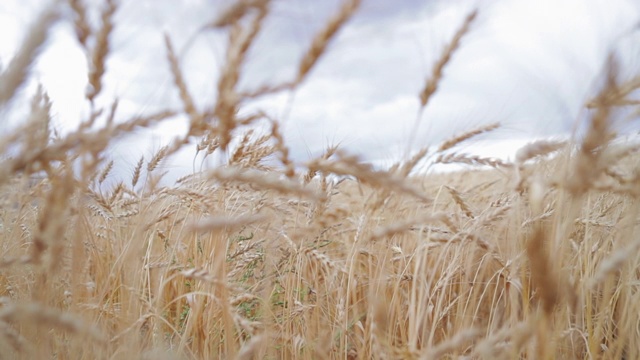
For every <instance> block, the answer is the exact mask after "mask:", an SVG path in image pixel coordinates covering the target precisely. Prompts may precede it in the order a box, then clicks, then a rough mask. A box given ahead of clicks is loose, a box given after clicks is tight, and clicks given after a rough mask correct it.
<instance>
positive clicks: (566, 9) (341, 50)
mask: <svg viewBox="0 0 640 360" xmlns="http://www.w3.org/2000/svg"><path fill="white" fill-rule="evenodd" d="M49 3H51V2H50V1H48V0H2V2H0V34H2V36H1V38H0V64H3V66H6V64H7V63H9V61H10V59H11V57H12V55H13V54H14V52H15V51H16V49H17V46H18V45H19V43H20V41H21V39H22V37H23V36H24V33H25V31H26V29H28V27H29V25H30V24H31V23H32V22H33V20H34V18H35V17H36V16H37V15H38V13H39V11H41V10H42V9H43V8H44V6H45V5H46V4H49ZM88 3H89V4H94V5H96V4H97V5H98V6H99V5H100V3H101V1H99V0H90V1H88ZM120 3H121V4H122V5H121V7H120V9H119V10H118V13H117V17H116V30H115V33H114V34H113V38H112V54H111V56H110V57H109V60H108V63H107V67H108V69H107V71H108V72H107V77H106V87H105V91H104V92H103V95H102V96H101V98H100V99H99V100H100V101H102V102H103V103H105V104H106V103H108V102H109V101H110V100H112V99H113V98H114V97H116V96H117V97H118V98H119V99H120V108H119V110H120V111H121V115H122V118H126V115H135V114H140V113H145V112H149V111H154V110H158V109H161V108H165V107H167V106H168V107H172V108H179V107H180V103H179V101H178V97H177V93H176V90H175V88H174V87H173V86H172V80H171V75H170V73H169V71H168V65H167V62H166V60H165V59H166V56H165V49H164V45H163V33H164V32H167V33H168V34H170V36H171V38H172V40H173V42H174V44H175V47H176V48H177V49H178V52H179V53H180V56H181V62H182V67H183V69H184V72H185V76H186V77H187V82H188V85H189V88H190V90H191V92H192V93H193V94H194V96H195V97H196V101H197V103H198V105H199V106H200V107H201V108H202V107H204V106H208V105H211V104H212V103H213V102H214V101H215V84H216V76H217V72H218V69H219V67H220V66H221V64H222V60H223V59H224V49H225V39H226V34H225V33H224V32H223V31H213V30H208V31H204V32H199V31H198V30H199V29H200V28H201V27H202V26H203V25H204V24H206V23H207V22H210V21H211V20H212V19H214V18H215V17H216V15H217V14H219V13H220V12H221V11H222V10H223V9H224V8H225V7H226V6H228V4H229V3H230V2H229V1H227V0H225V1H223V0H182V1H175V0H122V1H120ZM339 6H340V1H338V0H326V1H316V0H275V1H274V6H273V9H272V13H271V15H270V18H269V20H268V22H267V24H266V25H265V27H264V31H263V33H262V35H261V37H260V38H259V41H258V42H257V43H256V46H255V47H254V48H252V49H251V51H250V54H249V59H248V62H247V64H246V67H245V69H244V70H243V78H242V81H241V84H242V87H243V88H246V89H250V88H255V87H257V86H259V85H262V84H268V83H278V82H281V81H286V80H289V79H291V78H292V77H293V76H294V74H295V70H296V64H297V62H298V61H299V59H300V58H301V56H302V54H303V53H304V51H305V49H306V48H307V46H308V45H309V43H310V39H311V38H312V37H313V35H314V33H315V32H316V31H317V30H318V29H319V28H321V27H322V25H323V24H324V23H325V22H326V20H327V18H328V17H329V16H331V14H332V13H333V12H335V11H336V9H337V8H338V7H339ZM476 7H477V8H479V16H478V18H477V20H476V21H475V22H474V24H473V26H472V29H471V32H470V33H469V34H468V35H467V36H466V37H465V38H464V40H463V43H462V45H461V48H460V49H459V51H458V52H456V53H455V55H454V57H453V60H452V61H451V62H450V64H449V65H448V66H447V68H446V69H445V77H444V80H443V81H442V82H441V84H440V87H439V90H438V92H437V93H436V95H435V96H434V97H433V98H432V101H431V103H430V104H429V106H428V108H427V109H426V111H425V112H423V113H422V115H421V117H420V118H417V116H418V108H419V100H418V94H419V92H420V90H421V89H422V87H424V84H425V81H426V80H427V79H428V77H429V74H430V72H431V67H432V65H433V63H434V62H435V61H436V60H437V58H438V57H439V56H440V54H441V51H442V49H443V47H444V46H445V44H446V43H447V42H448V41H449V39H450V38H451V37H452V35H453V33H454V32H455V31H456V30H457V28H458V27H459V26H460V24H461V23H462V21H463V19H464V18H465V16H466V15H467V14H468V13H469V12H470V11H471V10H472V9H474V8H476ZM94 8H96V9H97V7H95V6H94ZM65 16H67V18H65V19H63V21H61V22H60V23H59V24H58V25H57V26H56V27H55V28H54V29H53V33H52V35H53V36H52V38H51V41H50V42H49V44H48V45H47V47H46V49H45V51H44V52H43V54H42V56H41V58H40V60H39V61H38V64H37V66H36V67H35V68H34V76H33V80H32V84H31V86H28V87H26V89H25V93H28V92H29V91H32V89H33V88H34V84H35V83H36V82H41V83H42V84H43V85H44V86H45V88H46V89H47V90H48V92H49V93H50V95H51V97H52V99H53V102H54V112H55V119H54V120H55V125H56V126H57V127H58V128H60V129H71V128H73V127H74V126H75V125H76V124H77V123H78V121H79V120H80V119H82V116H83V114H86V111H87V108H86V104H85V103H84V101H83V93H84V89H85V86H86V73H87V71H86V69H87V65H86V60H85V55H84V54H83V52H82V51H81V49H80V48H79V46H78V45H77V44H76V41H75V36H74V35H73V34H74V33H73V29H72V27H71V25H70V21H68V19H69V17H70V14H69V13H66V15H65ZM638 44H640V3H638V2H637V1H633V0H538V1H530V0H497V1H491V2H489V1H480V0H478V1H465V0H452V1H435V0H431V1H429V0H426V1H425V0H398V1H389V0H364V1H363V5H362V8H361V9H360V11H359V12H358V13H357V15H356V16H355V17H354V18H353V19H352V21H351V22H350V23H349V25H348V26H347V27H345V28H344V29H343V31H342V32H341V33H340V34H339V36H338V38H337V39H336V41H334V42H333V43H332V44H331V46H330V48H329V50H328V52H327V53H326V54H325V56H324V57H323V58H322V60H321V62H320V63H319V64H318V66H317V67H316V68H314V70H313V72H312V74H311V76H310V77H309V78H308V79H307V81H306V82H305V83H304V85H303V86H301V87H300V88H299V89H298V91H296V92H295V93H293V94H292V93H281V94H278V95H275V96H270V97H266V98H263V99H260V101H258V102H256V103H255V104H252V105H251V106H252V107H259V108H262V109H264V110H266V111H267V112H269V113H270V114H272V115H273V116H274V117H276V118H278V119H280V120H281V122H282V124H283V129H284V131H285V136H286V138H287V140H288V143H289V145H290V146H291V150H292V154H293V156H294V158H295V159H296V160H298V161H304V160H307V159H309V157H310V156H312V155H317V154H318V153H320V152H321V151H322V150H323V149H324V148H326V146H327V145H330V144H335V143H340V144H342V145H343V147H346V148H347V149H348V150H349V151H351V152H353V153H358V154H361V155H363V157H364V158H365V159H367V160H370V161H373V162H377V163H384V162H387V161H390V160H393V159H397V158H398V157H401V156H406V154H407V153H409V152H410V151H414V150H416V149H419V148H421V147H424V146H426V145H429V144H436V143H438V142H439V141H442V140H443V139H445V138H447V137H450V136H452V135H453V134H455V133H456V132H460V131H464V130H466V129H470V128H472V127H477V126H480V125H483V124H488V123H493V122H496V121H499V122H501V123H502V125H503V126H502V128H501V129H500V130H498V131H496V132H495V133H494V134H493V135H492V136H491V137H489V138H487V139H485V140H486V141H479V142H477V143H475V144H474V145H473V146H472V149H468V150H469V151H475V152H478V153H483V154H487V155H492V156H503V157H508V156H509V155H510V154H511V153H512V152H513V148H514V147H515V146H517V145H520V144H523V143H525V142H526V141H528V140H530V139H532V138H538V137H543V136H567V135H569V134H571V133H572V132H573V131H574V130H575V129H576V128H579V127H580V124H581V123H584V120H585V119H586V118H587V117H588V113H587V112H586V111H584V110H583V107H582V104H584V102H585V100H587V99H588V97H589V95H590V94H593V93H594V91H595V90H596V89H597V84H598V79H600V76H601V75H602V71H603V66H604V63H605V61H606V59H607V55H608V54H609V53H610V52H611V51H613V50H615V51H617V53H618V55H619V57H620V59H621V63H622V74H621V75H622V76H625V75H626V76H635V75H637V74H638V73H640V46H638ZM13 113H14V114H15V113H19V111H13ZM2 114H3V115H2V116H4V117H9V115H7V111H4V112H3V113H2ZM12 119H13V121H19V116H18V117H16V116H14V117H12ZM16 119H17V120H16ZM619 126H620V127H621V128H624V129H626V130H627V131H634V130H637V129H638V128H640V127H639V126H637V121H636V122H635V124H634V123H629V122H624V123H620V124H619ZM8 128H10V127H7V126H4V127H2V129H4V130H5V131H6V129H8ZM185 129H186V127H185V123H184V120H181V119H176V120H174V121H171V122H167V123H166V124H164V125H162V126H160V127H157V128H154V129H152V130H151V131H148V132H144V133H140V134H137V135H136V136H135V137H129V138H126V139H124V140H123V141H121V142H120V143H119V144H118V146H116V147H114V148H113V149H112V150H111V152H112V155H113V156H115V157H116V159H118V160H120V161H122V162H123V163H125V164H127V167H129V166H131V165H132V164H134V163H135V162H136V161H137V159H138V158H139V155H140V154H145V155H147V157H148V155H149V154H151V153H152V152H153V151H154V150H157V149H158V148H160V147H161V146H162V145H164V144H166V143H168V142H169V141H170V140H171V139H172V138H173V137H174V136H176V134H179V133H182V132H184V131H185ZM192 157H193V155H192V154H181V155H180V156H179V157H178V159H177V160H174V163H173V164H172V165H171V166H172V167H174V168H179V167H181V166H182V164H185V163H186V164H187V165H185V166H184V167H185V168H190V167H191V161H190V160H187V159H192Z"/></svg>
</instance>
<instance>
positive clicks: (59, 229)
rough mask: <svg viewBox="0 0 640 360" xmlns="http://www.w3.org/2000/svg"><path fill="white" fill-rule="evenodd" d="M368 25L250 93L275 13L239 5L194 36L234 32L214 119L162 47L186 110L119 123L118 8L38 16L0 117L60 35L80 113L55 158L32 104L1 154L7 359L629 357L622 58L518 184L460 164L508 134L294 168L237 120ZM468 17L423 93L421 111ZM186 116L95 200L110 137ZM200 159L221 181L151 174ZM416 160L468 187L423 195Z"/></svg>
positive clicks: (632, 150)
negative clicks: (248, 64) (113, 95)
mask: <svg viewBox="0 0 640 360" xmlns="http://www.w3.org/2000/svg"><path fill="white" fill-rule="evenodd" d="M359 3H360V2H359V1H355V0H347V1H345V3H344V5H343V6H342V7H341V8H340V9H338V12H337V13H336V14H335V15H334V16H333V17H332V18H331V19H329V20H328V21H327V24H326V26H325V27H324V28H323V29H321V30H320V31H319V33H318V34H317V36H316V37H314V39H313V41H312V43H311V44H310V46H309V49H308V51H307V52H306V53H305V54H304V55H303V57H302V61H301V63H300V65H299V67H298V71H297V72H296V76H295V79H292V80H291V81H290V82H285V83H283V84H275V85H272V86H262V87H257V88H256V89H253V90H252V89H249V90H246V89H239V88H238V77H239V75H240V73H241V71H242V64H243V62H244V61H245V57H246V53H247V51H248V49H249V48H251V46H252V44H253V43H254V41H255V38H256V36H257V35H258V34H259V33H260V31H261V25H262V22H263V21H264V19H265V18H266V17H268V16H269V9H270V5H271V3H270V1H268V0H256V1H239V2H237V3H236V4H235V5H234V6H233V7H232V8H230V9H229V10H228V11H226V12H223V15H222V16H221V17H220V18H218V19H215V20H214V21H212V22H211V24H210V25H209V27H208V28H205V30H206V29H209V28H216V29H218V31H219V30H220V29H223V30H224V29H226V31H228V34H229V42H228V48H227V56H226V60H225V62H224V64H223V65H222V70H221V75H220V77H219V79H218V81H217V85H216V86H217V89H218V97H217V98H216V100H215V102H214V103H213V104H211V105H210V107H209V108H198V107H197V106H196V105H195V104H196V102H195V101H194V100H193V96H194V95H193V94H192V93H191V92H190V91H189V89H188V87H187V84H186V82H185V81H184V76H183V74H182V71H183V69H182V68H181V65H180V62H179V59H178V57H177V56H176V55H175V52H174V49H173V45H172V42H171V35H170V34H167V35H165V45H166V52H167V71H168V72H170V73H171V74H172V76H173V80H174V85H175V89H176V91H177V92H178V94H179V97H180V99H181V101H182V108H181V109H179V110H175V109H167V110H165V111H160V112H158V113H153V114H146V115H142V116H138V117H135V118H132V119H121V118H120V117H119V115H118V112H117V102H114V103H113V105H112V106H111V107H109V108H105V109H102V108H98V107H97V105H95V103H94V99H95V98H96V97H97V96H100V93H101V90H102V85H101V84H102V79H103V78H104V77H105V76H107V75H106V72H105V59H106V57H107V56H108V54H109V52H110V48H109V36H110V33H111V32H112V31H113V27H114V26H115V25H114V21H113V16H114V14H115V13H116V12H117V11H118V3H117V2H116V1H111V0H106V1H105V2H104V4H103V5H104V10H103V12H102V15H101V16H100V21H99V24H98V25H97V26H95V27H93V26H92V25H91V22H90V21H89V20H88V18H87V6H86V5H85V4H84V3H83V2H82V1H77V0H69V2H68V4H65V5H64V6H69V8H70V9H71V11H70V12H67V13H70V14H73V15H74V18H73V19H66V18H64V17H62V18H60V17H59V15H58V14H59V13H62V11H61V8H62V7H64V6H63V5H55V6H53V7H52V8H51V9H50V10H47V11H45V12H44V15H43V16H42V17H41V18H39V20H38V22H37V23H36V25H35V26H34V27H33V28H32V29H31V30H30V32H29V36H27V38H26V39H25V41H24V44H23V46H22V47H21V49H20V50H19V52H18V54H17V55H16V57H15V59H14V60H13V61H12V62H11V63H10V64H9V65H8V66H7V67H6V68H5V69H3V72H2V74H1V75H0V106H2V105H4V104H6V103H9V102H18V101H23V100H22V99H21V98H20V97H19V96H18V95H17V94H18V89H19V88H20V87H21V86H22V85H23V84H24V83H25V81H26V79H27V77H28V69H29V67H30V66H31V64H33V63H34V61H35V60H36V59H37V53H38V49H39V48H40V47H41V45H42V44H43V43H44V42H45V39H46V34H47V33H48V30H49V29H50V27H51V26H52V24H53V23H54V22H55V21H68V22H70V23H73V25H74V26H75V28H76V30H77V31H76V34H77V35H78V42H79V44H80V46H82V47H83V49H84V50H85V52H86V54H87V61H88V63H89V64H90V66H89V69H90V70H89V71H90V73H89V74H88V79H89V85H90V86H89V87H88V91H87V93H86V101H87V102H88V103H89V104H91V105H92V106H91V113H90V114H88V115H87V118H86V119H85V121H84V122H83V123H82V124H81V125H80V126H79V127H78V129H77V130H76V131H73V132H70V133H68V134H66V135H64V136H57V137H56V136H53V135H52V132H51V129H50V125H49V124H50V118H51V115H50V113H49V109H50V107H51V101H50V100H49V98H48V96H47V94H46V89H42V88H40V89H39V90H38V91H37V93H36V94H34V96H33V100H32V101H31V113H30V114H29V115H28V116H26V117H25V119H24V123H23V124H22V125H21V126H20V127H19V128H18V129H16V130H15V131H14V132H12V133H10V134H5V135H4V136H3V137H2V139H1V140H0V149H1V150H2V152H3V154H9V149H12V151H11V156H5V157H4V158H3V160H2V163H1V164H0V187H1V189H0V199H1V201H2V206H1V207H0V239H1V241H0V296H1V297H0V300H1V304H0V350H1V351H0V357H2V358H18V359H19V358H22V359H44V358H56V359H119V358H123V359H124V358H127V359H129V358H149V359H156V358H166V359H191V358H195V359H211V358H238V359H251V358H287V359H289V358H302V359H306V358H313V359H334V358H340V359H369V358H420V359H439V358H469V359H514V358H530V359H553V358H564V359H583V358H598V359H621V358H626V359H636V358H640V350H639V348H638V346H637V344H638V343H640V329H639V326H640V315H639V314H640V292H639V291H638V283H639V282H638V281H639V278H638V277H639V275H638V272H637V269H638V267H639V266H640V251H639V250H640V241H639V239H640V230H639V229H638V225H639V224H638V222H639V221H638V220H639V215H640V214H639V213H638V212H639V211H640V203H639V201H638V196H640V179H639V176H640V175H639V174H640V173H639V172H638V156H637V152H638V146H637V144H625V143H622V144H620V143H617V142H612V140H613V139H614V134H613V131H612V130H611V110H612V108H613V107H615V106H618V105H620V104H623V103H625V101H626V99H627V97H628V95H629V94H631V93H632V90H633V89H635V88H637V86H638V85H637V84H638V82H637V80H632V81H629V82H623V83H620V82H619V81H618V79H617V78H616V72H615V64H614V61H613V60H611V61H610V62H609V65H608V67H607V73H608V81H607V82H606V84H605V86H603V88H602V90H601V91H600V93H599V95H598V96H596V97H595V99H592V101H590V103H589V104H590V106H591V107H592V108H593V116H592V117H591V119H590V120H589V121H590V123H589V127H588V131H587V133H586V136H584V138H583V139H578V140H576V141H574V142H572V143H557V142H551V141H538V142H534V143H532V144H530V145H527V146H526V147H525V148H523V149H521V150H520V151H519V152H518V155H517V157H516V160H515V162H514V163H510V162H506V161H502V160H498V159H491V158H482V157H479V156H472V155H468V154H464V153H460V152H459V151H458V150H457V149H458V148H459V145H460V144H461V143H463V142H465V141H469V140H470V139H473V138H474V137H475V136H478V135H480V134H483V133H486V132H489V131H492V130H494V129H495V128H496V127H498V126H499V125H498V124H493V125H489V126H485V127H482V128H479V129H470V130H469V131H468V132H467V133H463V134H459V135H458V136H456V137H454V138H452V139H449V140H447V141H445V142H443V143H442V144H441V145H440V146H439V147H437V148H435V150H429V149H430V148H425V149H424V150H422V151H420V152H418V153H417V154H416V155H415V156H414V157H413V158H411V159H407V160H406V161H404V162H400V163H398V164H396V165H395V166H393V167H391V168H390V169H388V170H379V169H376V168H374V167H372V166H371V165H369V164H367V163H365V162H363V161H361V160H360V157H359V156H356V155H353V154H349V153H348V152H345V151H344V150H343V149H340V148H336V147H330V148H328V149H327V150H326V152H325V154H323V155H322V156H321V157H319V158H317V159H312V160H310V161H308V162H306V163H296V162H295V161H294V160H292V159H291V157H290V156H289V148H288V145H287V142H286V139H285V138H284V137H283V135H282V133H281V131H280V129H279V124H278V121H277V119H266V115H264V114H262V113H255V114H250V115H248V116H243V117H240V116H239V115H238V114H239V112H238V110H239V109H242V108H243V106H244V105H245V104H246V102H247V101H248V100H250V99H251V98H254V97H256V96H260V95H263V94H267V93H273V92H280V91H295V90H296V88H297V87H298V86H300V84H302V83H303V82H304V80H305V79H306V77H307V76H308V75H309V74H310V73H311V72H312V71H313V67H314V66H315V65H316V64H317V62H318V61H321V58H322V56H323V54H324V53H325V51H326V49H327V45H328V44H329V43H330V42H331V40H332V38H333V37H334V36H335V35H336V33H337V32H338V31H339V30H340V28H341V27H342V26H343V25H344V24H345V23H346V22H347V21H349V19H350V17H351V16H352V15H353V14H354V13H355V12H356V11H357V9H358V6H359ZM475 17H476V12H473V13H472V14H470V15H469V16H468V17H467V18H466V20H465V22H464V23H463V24H461V27H460V30H459V31H458V32H457V33H456V34H455V36H454V38H453V39H452V41H451V43H450V45H448V46H447V47H446V49H445V51H444V53H443V55H442V56H441V60H440V61H438V62H437V64H436V66H434V69H433V74H432V76H431V77H430V78H429V79H426V80H425V87H424V90H423V91H422V92H421V93H420V94H416V101H417V102H419V103H420V104H421V106H422V107H425V106H428V102H429V99H430V97H431V95H432V94H433V93H434V92H435V91H436V90H437V84H438V82H439V81H440V79H441V78H442V77H443V74H444V73H443V69H444V67H445V66H446V65H447V63H448V61H449V59H450V58H451V57H452V56H455V50H456V49H457V48H459V47H460V46H464V35H465V34H466V33H467V32H469V31H473V21H474V19H475ZM160 36H161V35H160ZM634 87H635V88H634ZM629 89H631V90H629ZM180 114H183V115H186V116H187V117H188V119H189V130H188V133H187V135H186V136H184V137H183V138H179V139H177V140H175V141H174V142H172V143H170V144H166V146H165V147H162V148H161V149H160V150H159V151H158V152H157V153H156V154H154V156H152V157H151V158H150V159H145V158H141V159H140V160H139V161H138V162H137V163H136V164H135V165H133V166H132V174H131V178H129V179H123V180H122V181H121V182H117V183H115V184H114V185H112V186H105V184H104V182H105V179H106V178H107V177H108V176H109V173H110V172H111V171H112V169H113V166H114V163H113V161H111V160H110V159H108V157H107V156H106V155H105V154H106V150H107V148H108V146H109V145H110V144H111V143H112V142H113V141H114V140H115V139H117V138H118V137H120V136H122V135H124V134H127V133H130V132H132V131H134V130H135V129H137V128H140V127H143V128H144V127H149V126H152V125H154V124H156V123H159V122H162V121H164V120H166V119H170V118H172V117H174V116H176V115H180ZM97 119H106V121H104V122H103V123H104V124H105V125H104V126H102V127H99V126H96V123H97V122H96V120H97ZM265 119H266V120H267V123H268V124H271V125H270V127H269V128H268V129H267V130H268V131H266V132H265V135H264V136H259V135H257V134H254V133H253V131H254V130H252V129H253V127H252V125H254V124H256V123H257V122H258V121H262V120H265ZM116 120H117V121H116ZM101 123H102V122H101ZM234 138H237V139H239V141H238V142H232V141H231V140H232V139H234ZM191 143H196V144H197V149H198V151H205V152H206V154H207V155H210V154H213V153H216V152H217V153H224V154H226V155H228V156H227V157H226V158H228V163H227V164H225V165H222V166H220V167H217V168H215V169H210V170H206V171H203V172H200V173H194V174H192V175H189V176H187V177H184V178H181V179H179V180H178V181H176V183H175V184H174V185H171V186H166V185H163V183H162V182H161V181H160V178H161V177H162V173H160V171H159V168H158V165H159V164H160V163H161V162H162V161H163V160H164V159H166V158H168V157H170V156H172V154H174V153H175V152H177V151H178V150H180V149H181V148H183V147H185V146H188V145H189V144H191ZM232 144H236V145H232ZM15 149H18V150H17V151H16V150H15ZM549 155H554V156H552V157H549ZM422 161H430V162H434V163H462V164H468V165H471V166H480V167H481V168H479V169H477V170H467V171H464V172H457V173H447V174H427V175H425V174H421V175H412V174H415V172H414V171H413V170H414V168H415V167H416V166H417V164H419V163H421V162H422ZM487 167H489V169H487ZM335 175H338V177H336V176H335ZM336 179H342V180H336Z"/></svg>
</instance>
